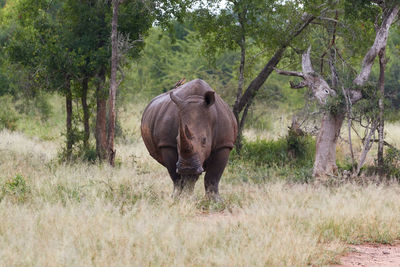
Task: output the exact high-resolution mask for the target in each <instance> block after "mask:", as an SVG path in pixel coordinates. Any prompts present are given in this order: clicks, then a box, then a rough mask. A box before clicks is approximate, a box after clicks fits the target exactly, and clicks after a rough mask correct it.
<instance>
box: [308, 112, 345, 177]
mask: <svg viewBox="0 0 400 267" xmlns="http://www.w3.org/2000/svg"><path fill="white" fill-rule="evenodd" d="M343 119H344V112H343V113H340V114H332V113H330V112H326V113H325V115H324V117H323V118H322V123H321V129H320V131H319V133H318V136H317V141H316V150H315V161H314V169H313V176H314V177H325V176H326V175H337V170H338V168H337V166H336V143H337V140H338V138H339V135H340V129H341V128H342V124H343Z"/></svg>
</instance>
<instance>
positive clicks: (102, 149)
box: [95, 69, 107, 161]
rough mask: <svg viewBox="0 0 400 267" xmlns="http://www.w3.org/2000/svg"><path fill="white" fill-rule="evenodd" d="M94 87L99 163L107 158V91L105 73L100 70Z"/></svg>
mask: <svg viewBox="0 0 400 267" xmlns="http://www.w3.org/2000/svg"><path fill="white" fill-rule="evenodd" d="M98 79H99V80H98V84H97V85H96V102H97V103H96V104H97V110H96V113H97V114H96V133H95V135H96V153H97V157H98V158H99V160H100V161H103V160H105V159H106V158H107V90H105V89H106V88H105V86H104V83H105V73H104V70H103V69H102V70H101V71H100V74H99V77H98Z"/></svg>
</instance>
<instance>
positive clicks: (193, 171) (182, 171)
mask: <svg viewBox="0 0 400 267" xmlns="http://www.w3.org/2000/svg"><path fill="white" fill-rule="evenodd" d="M203 172H204V169H203V167H201V166H200V167H197V168H179V167H178V168H176V173H178V174H182V175H200V174H202V173H203Z"/></svg>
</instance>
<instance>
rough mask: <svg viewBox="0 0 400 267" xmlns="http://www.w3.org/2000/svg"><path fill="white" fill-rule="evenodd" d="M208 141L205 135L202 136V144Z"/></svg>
mask: <svg viewBox="0 0 400 267" xmlns="http://www.w3.org/2000/svg"><path fill="white" fill-rule="evenodd" d="M206 142H207V139H206V138H205V137H203V138H201V144H202V145H205V144H206Z"/></svg>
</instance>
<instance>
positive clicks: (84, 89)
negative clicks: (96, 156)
mask: <svg viewBox="0 0 400 267" xmlns="http://www.w3.org/2000/svg"><path fill="white" fill-rule="evenodd" d="M88 83H89V80H88V78H87V77H85V78H84V79H83V81H82V97H81V100H82V109H83V128H84V131H85V132H84V136H83V146H84V147H85V148H86V149H87V148H88V146H89V138H90V127H89V107H88V104H87V94H88Z"/></svg>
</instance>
